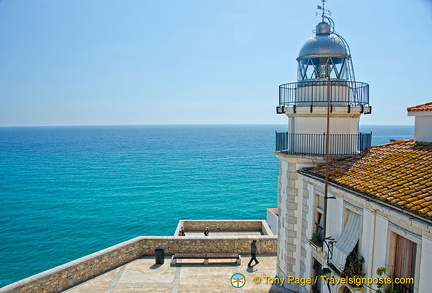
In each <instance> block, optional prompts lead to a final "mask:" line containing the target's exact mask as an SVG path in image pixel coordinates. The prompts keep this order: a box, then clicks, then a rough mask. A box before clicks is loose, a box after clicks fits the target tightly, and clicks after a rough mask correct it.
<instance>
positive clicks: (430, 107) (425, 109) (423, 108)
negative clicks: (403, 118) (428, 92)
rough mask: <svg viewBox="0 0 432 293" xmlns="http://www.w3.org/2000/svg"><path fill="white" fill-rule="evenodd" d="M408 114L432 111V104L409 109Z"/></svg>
mask: <svg viewBox="0 0 432 293" xmlns="http://www.w3.org/2000/svg"><path fill="white" fill-rule="evenodd" d="M407 111H408V112H418V111H432V102H429V103H425V104H421V105H417V106H414V107H409V108H407Z"/></svg>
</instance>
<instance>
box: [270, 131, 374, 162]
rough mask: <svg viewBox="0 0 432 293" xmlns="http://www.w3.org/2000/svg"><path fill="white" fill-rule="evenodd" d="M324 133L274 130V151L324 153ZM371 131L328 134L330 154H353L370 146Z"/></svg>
mask: <svg viewBox="0 0 432 293" xmlns="http://www.w3.org/2000/svg"><path fill="white" fill-rule="evenodd" d="M325 137H326V135H325V133H322V134H299V133H288V132H276V151H282V152H283V153H287V154H305V155H322V156H323V155H324V154H325ZM371 140H372V133H359V134H330V153H329V154H330V155H332V156H346V155H354V154H356V153H358V152H359V151H363V150H365V149H366V148H367V147H370V146H371Z"/></svg>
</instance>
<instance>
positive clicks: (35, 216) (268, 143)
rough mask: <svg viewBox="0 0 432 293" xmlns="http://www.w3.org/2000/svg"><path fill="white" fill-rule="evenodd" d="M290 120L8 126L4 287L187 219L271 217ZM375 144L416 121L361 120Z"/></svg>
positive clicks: (1, 205) (4, 135)
mask: <svg viewBox="0 0 432 293" xmlns="http://www.w3.org/2000/svg"><path fill="white" fill-rule="evenodd" d="M275 131H286V126H282V125H258V126H257V125H241V126H232V125H231V126H228V125H226V126H97V127H96V126H88V127H11V128H7V127H2V128H0V260H1V262H0V287H2V286H5V285H7V284H9V283H12V282H15V281H18V280H20V279H22V278H25V277H28V276H31V275H33V274H36V273H39V272H41V271H44V270H47V269H50V268H53V267H55V266H57V265H60V264H63V263H65V262H68V261H71V260H74V259H76V258H79V257H82V256H84V255H87V254H90V253H93V252H96V251H98V250H101V249H104V248H107V247H109V246H111V245H115V244H118V243H119V242H122V241H125V240H128V239H130V238H133V237H136V236H146V235H174V233H175V231H174V230H175V228H176V226H177V223H178V221H179V220H180V219H265V217H266V208H269V207H276V206H277V176H278V172H279V169H278V160H277V158H276V157H275V155H274V154H273V152H274V145H275V142H274V141H275V135H274V132H275ZM361 131H363V132H371V131H372V132H373V135H372V137H373V140H372V143H373V144H383V143H388V142H389V140H390V139H391V138H405V139H407V138H412V137H413V127H412V126H362V127H361Z"/></svg>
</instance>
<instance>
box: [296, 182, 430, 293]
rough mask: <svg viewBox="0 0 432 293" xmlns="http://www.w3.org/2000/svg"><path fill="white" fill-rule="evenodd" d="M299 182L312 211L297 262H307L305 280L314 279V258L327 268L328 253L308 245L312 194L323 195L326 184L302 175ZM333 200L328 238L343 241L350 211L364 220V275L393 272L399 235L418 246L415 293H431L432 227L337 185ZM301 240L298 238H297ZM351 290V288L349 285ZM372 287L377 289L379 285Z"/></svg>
mask: <svg viewBox="0 0 432 293" xmlns="http://www.w3.org/2000/svg"><path fill="white" fill-rule="evenodd" d="M298 180H299V181H302V182H303V183H299V182H298V183H297V184H299V185H302V186H303V187H302V197H303V200H304V203H307V204H306V205H307V206H306V207H303V209H304V210H308V212H307V213H305V214H306V215H307V220H306V222H307V223H308V227H307V228H306V229H304V231H305V234H306V237H302V238H301V244H299V242H296V243H297V245H300V246H302V247H305V252H306V254H305V255H304V254H298V255H299V257H300V259H298V260H297V261H298V262H300V263H302V262H304V263H305V264H309V265H306V268H305V269H304V271H303V268H302V267H300V272H303V273H304V275H303V277H313V269H312V263H313V258H315V259H317V260H318V261H319V262H320V263H321V264H323V265H324V266H325V263H326V258H327V255H326V253H327V250H326V248H325V247H324V249H323V251H316V250H315V249H313V247H312V246H311V245H310V244H309V243H308V242H309V241H308V239H309V238H310V237H311V236H312V233H313V225H314V218H313V217H314V209H315V207H314V201H313V200H312V199H311V198H313V197H312V194H314V195H316V194H318V195H323V193H324V184H323V182H322V181H321V180H317V179H313V178H310V177H307V176H304V175H301V174H299V176H298ZM328 196H329V197H335V198H334V199H333V198H332V199H329V200H328V214H327V215H328V221H327V232H326V235H327V236H331V237H333V238H335V239H336V241H337V240H338V239H339V238H340V236H341V234H342V231H343V227H344V224H345V221H346V217H347V211H350V212H355V213H356V214H358V215H360V216H361V218H362V221H361V223H362V224H361V233H360V239H359V244H358V246H359V253H360V255H361V256H362V257H363V258H364V259H365V263H364V264H363V273H364V274H365V277H366V278H367V277H369V278H374V277H378V276H377V275H376V270H377V268H380V267H384V268H386V269H387V270H388V272H391V270H392V267H391V264H392V263H391V259H392V253H393V254H394V250H393V249H392V245H393V244H392V241H393V240H392V235H393V236H394V235H395V233H396V234H398V235H400V236H402V237H404V238H406V239H408V240H410V241H412V242H414V243H416V244H417V248H416V249H417V250H416V251H417V253H416V268H415V287H414V289H415V292H428V291H429V288H432V279H431V278H430V271H431V270H432V225H431V224H430V223H427V222H425V221H423V220H420V219H416V218H415V217H413V216H412V215H409V214H406V213H404V212H402V211H398V210H395V209H394V208H392V207H387V206H385V205H382V204H381V203H379V202H376V201H373V200H367V199H365V198H363V197H361V196H359V195H357V194H353V193H352V192H350V191H347V190H343V189H340V188H338V187H336V186H331V185H330V186H329V195H328ZM297 241H298V239H297ZM344 286H345V285H334V286H331V291H332V292H339V290H341V288H342V287H344ZM346 287H348V288H350V286H346ZM372 288H374V289H377V288H376V286H372ZM297 290H298V291H299V292H310V290H311V286H305V287H301V288H297ZM327 291H328V289H327V286H323V292H327ZM360 292H373V291H371V289H369V288H368V287H363V289H362V290H360Z"/></svg>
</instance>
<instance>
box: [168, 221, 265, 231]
mask: <svg viewBox="0 0 432 293" xmlns="http://www.w3.org/2000/svg"><path fill="white" fill-rule="evenodd" d="M181 227H183V228H184V229H185V230H186V231H204V230H205V229H206V228H207V227H208V228H209V230H210V231H231V232H232V231H251V232H258V231H259V232H261V234H262V235H273V232H272V231H271V229H270V227H269V225H268V224H267V222H266V221H264V220H180V221H179V223H178V225H177V229H176V232H175V233H174V235H178V231H179V230H180V228H181Z"/></svg>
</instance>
